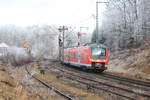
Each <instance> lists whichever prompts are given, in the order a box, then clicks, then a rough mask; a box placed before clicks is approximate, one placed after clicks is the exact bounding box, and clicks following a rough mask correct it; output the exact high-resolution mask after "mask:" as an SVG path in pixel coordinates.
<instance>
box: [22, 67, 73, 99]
mask: <svg viewBox="0 0 150 100" xmlns="http://www.w3.org/2000/svg"><path fill="white" fill-rule="evenodd" d="M25 70H26V72H27V73H28V74H29V75H30V76H31V77H32V78H34V79H35V80H37V81H38V82H39V83H41V84H42V85H44V86H46V87H47V88H49V89H53V91H55V92H56V93H57V94H59V95H60V96H62V97H64V98H65V99H67V100H74V99H73V98H72V97H70V96H69V95H67V94H65V93H63V92H62V91H60V90H59V89H57V88H55V87H54V86H52V85H51V84H48V83H47V82H45V81H43V80H41V79H39V78H38V77H35V76H34V75H32V74H31V72H30V71H29V70H28V68H27V66H26V67H25Z"/></svg>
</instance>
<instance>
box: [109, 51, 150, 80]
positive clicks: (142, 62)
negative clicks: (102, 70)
mask: <svg viewBox="0 0 150 100" xmlns="http://www.w3.org/2000/svg"><path fill="white" fill-rule="evenodd" d="M107 72H113V73H115V72H117V73H121V74H122V75H123V74H124V75H125V76H127V75H129V76H130V75H131V76H134V77H136V78H142V79H148V80H150V49H144V50H141V49H132V50H124V51H118V52H114V53H111V54H110V63H109V66H108V71H107Z"/></svg>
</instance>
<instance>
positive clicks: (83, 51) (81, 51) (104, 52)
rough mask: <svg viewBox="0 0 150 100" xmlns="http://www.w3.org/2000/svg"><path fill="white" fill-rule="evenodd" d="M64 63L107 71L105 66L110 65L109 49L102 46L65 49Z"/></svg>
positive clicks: (94, 45) (91, 45)
mask: <svg viewBox="0 0 150 100" xmlns="http://www.w3.org/2000/svg"><path fill="white" fill-rule="evenodd" d="M64 63H65V64H70V65H73V66H77V67H82V68H87V69H96V70H99V71H100V72H103V71H104V70H106V69H107V67H105V65H107V64H108V48H107V47H106V46H104V45H102V44H87V45H84V46H78V47H72V48H65V49H64Z"/></svg>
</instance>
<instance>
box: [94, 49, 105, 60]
mask: <svg viewBox="0 0 150 100" xmlns="http://www.w3.org/2000/svg"><path fill="white" fill-rule="evenodd" d="M91 56H92V59H105V57H106V48H91Z"/></svg>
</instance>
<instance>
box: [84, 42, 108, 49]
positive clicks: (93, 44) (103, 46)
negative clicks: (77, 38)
mask: <svg viewBox="0 0 150 100" xmlns="http://www.w3.org/2000/svg"><path fill="white" fill-rule="evenodd" d="M84 46H90V47H102V48H107V46H105V45H104V44H100V43H98V44H97V43H87V44H85V45H84Z"/></svg>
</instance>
